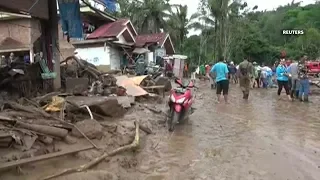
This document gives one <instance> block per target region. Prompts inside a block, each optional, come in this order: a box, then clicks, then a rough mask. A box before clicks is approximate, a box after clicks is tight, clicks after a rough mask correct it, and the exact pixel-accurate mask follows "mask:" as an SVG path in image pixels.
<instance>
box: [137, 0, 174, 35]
mask: <svg viewBox="0 0 320 180" xmlns="http://www.w3.org/2000/svg"><path fill="white" fill-rule="evenodd" d="M170 12H171V5H170V4H169V3H168V2H167V1H165V0H143V1H141V4H140V5H139V6H138V7H137V9H136V10H135V14H134V15H133V16H132V18H133V21H134V22H136V24H137V25H138V27H139V28H138V30H139V31H140V32H141V33H159V32H161V29H164V28H165V26H166V21H165V19H166V18H168V17H169V16H170Z"/></svg>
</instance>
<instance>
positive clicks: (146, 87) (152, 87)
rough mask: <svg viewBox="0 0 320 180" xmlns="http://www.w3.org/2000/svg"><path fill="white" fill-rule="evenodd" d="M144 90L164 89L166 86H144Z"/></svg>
mask: <svg viewBox="0 0 320 180" xmlns="http://www.w3.org/2000/svg"><path fill="white" fill-rule="evenodd" d="M142 88H143V89H164V88H165V86H144V87H142Z"/></svg>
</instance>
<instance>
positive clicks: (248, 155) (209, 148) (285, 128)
mask: <svg viewBox="0 0 320 180" xmlns="http://www.w3.org/2000/svg"><path fill="white" fill-rule="evenodd" d="M275 94H276V93H275V89H270V90H263V89H258V90H253V91H252V93H251V97H250V100H249V102H247V103H244V102H243V100H242V99H241V98H242V95H241V92H240V90H239V87H236V86H231V90H230V104H228V105H225V104H224V103H221V104H215V103H214V99H215V93H214V92H213V91H211V90H210V89H209V88H207V86H204V85H202V86H201V88H200V90H199V91H198V93H197V102H196V104H195V107H196V108H197V110H196V111H195V113H194V114H193V115H192V116H191V117H190V120H189V122H188V124H186V125H182V126H180V127H179V126H178V128H177V129H176V131H175V132H174V133H173V134H172V135H170V134H167V133H164V134H163V136H164V139H165V140H163V141H161V143H160V144H159V145H158V147H157V148H156V150H153V149H152V148H150V147H149V149H148V147H146V150H145V152H143V154H145V155H144V161H142V163H141V164H140V168H141V169H143V171H144V172H146V173H152V174H153V175H149V178H147V179H148V180H153V179H154V180H158V179H159V180H160V179H163V180H164V179H166V180H169V179H171V180H184V179H190V180H193V179H194V180H224V179H226V180H227V179H230V180H233V179H234V180H240V179H243V180H251V179H252V180H253V179H268V180H296V179H297V180H298V179H301V180H302V179H303V180H319V179H320V149H319V148H320V119H319V116H320V113H319V105H320V102H319V100H318V99H319V98H318V97H312V98H311V100H312V101H313V102H312V103H301V102H289V101H287V100H285V94H284V95H283V96H284V100H278V99H277V97H276V95H275ZM159 138H161V137H159ZM147 176H148V175H146V176H145V177H147ZM142 179H143V178H142Z"/></svg>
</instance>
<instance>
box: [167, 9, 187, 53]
mask: <svg viewBox="0 0 320 180" xmlns="http://www.w3.org/2000/svg"><path fill="white" fill-rule="evenodd" d="M173 8H174V9H175V11H173V12H172V14H171V15H170V19H168V20H167V22H166V23H167V26H166V30H168V32H169V33H170V35H171V38H172V39H173V40H174V41H175V42H176V43H175V44H179V51H180V52H181V51H182V50H183V44H184V40H185V38H186V37H187V34H188V25H189V19H188V17H187V14H188V6H186V5H185V6H183V5H173Z"/></svg>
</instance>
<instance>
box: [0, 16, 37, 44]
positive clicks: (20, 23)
mask: <svg viewBox="0 0 320 180" xmlns="http://www.w3.org/2000/svg"><path fill="white" fill-rule="evenodd" d="M30 27H31V24H30V19H15V20H2V21H0V42H1V41H3V40H4V39H5V38H6V37H10V38H12V39H14V40H17V41H19V42H21V43H22V44H24V45H26V46H29V45H30V42H31V37H30V36H31V28H30Z"/></svg>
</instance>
